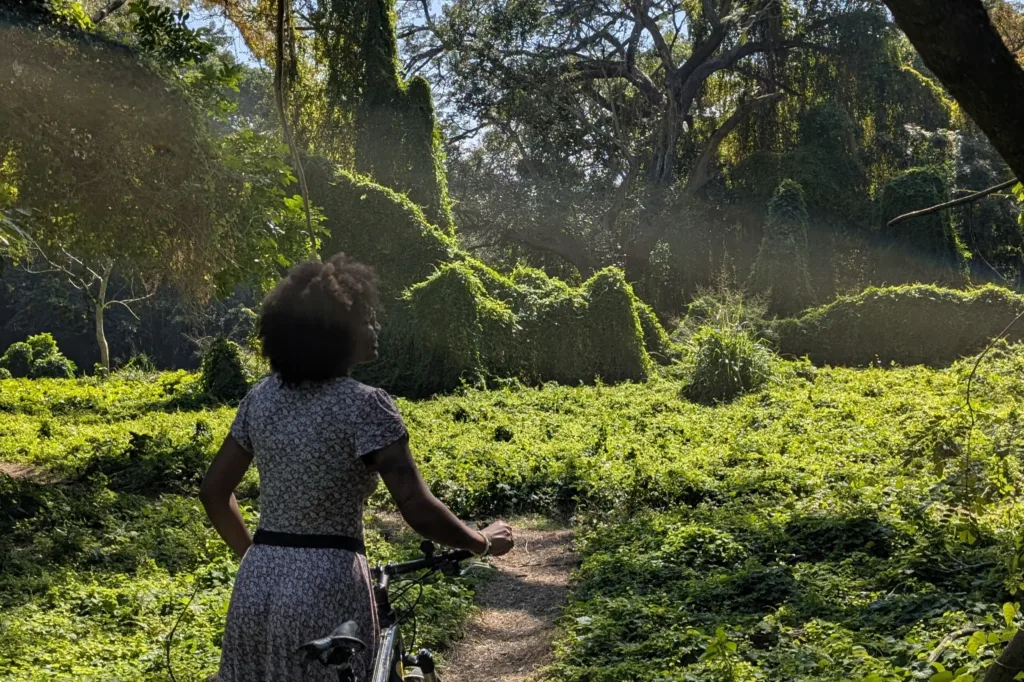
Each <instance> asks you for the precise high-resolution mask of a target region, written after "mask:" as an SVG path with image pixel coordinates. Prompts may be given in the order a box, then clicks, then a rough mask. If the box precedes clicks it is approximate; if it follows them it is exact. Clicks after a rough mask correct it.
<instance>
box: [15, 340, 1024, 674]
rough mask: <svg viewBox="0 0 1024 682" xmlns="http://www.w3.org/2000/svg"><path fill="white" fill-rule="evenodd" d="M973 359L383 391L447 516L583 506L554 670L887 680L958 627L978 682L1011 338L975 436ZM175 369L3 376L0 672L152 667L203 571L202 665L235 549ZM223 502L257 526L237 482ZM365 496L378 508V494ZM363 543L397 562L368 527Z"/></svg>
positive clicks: (187, 659)
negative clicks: (705, 381) (939, 365)
mask: <svg viewBox="0 0 1024 682" xmlns="http://www.w3.org/2000/svg"><path fill="white" fill-rule="evenodd" d="M968 371H969V367H967V366H966V365H964V364H956V365H953V366H952V367H951V368H949V369H945V370H932V369H926V368H921V367H917V368H891V369H880V368H872V369H861V370H857V369H845V368H824V369H816V368H814V367H813V366H811V365H810V364H809V363H805V362H803V363H795V362H777V363H775V367H774V369H773V372H772V374H771V377H770V378H769V380H768V381H767V383H765V384H764V385H763V386H762V387H761V388H759V389H755V390H754V391H753V392H751V393H747V394H745V395H742V396H740V397H738V398H737V399H735V400H733V401H732V402H729V403H727V404H722V405H718V406H703V405H700V404H697V403H693V402H690V401H688V400H687V399H686V398H685V391H684V390H683V389H684V386H685V379H673V378H667V377H660V378H659V377H655V378H654V379H652V380H651V381H649V382H647V383H644V384H631V383H624V384H620V385H617V386H607V385H601V384H598V385H595V386H581V387H564V386H558V385H554V384H547V385H543V386H541V387H537V388H522V387H520V386H519V385H517V384H510V385H509V386H508V387H506V388H503V389H500V390H491V391H477V390H462V391H457V392H456V393H454V394H451V395H448V396H445V397H441V398H436V399H432V400H428V401H418V402H411V401H405V400H399V406H400V407H401V409H402V411H403V413H404V415H405V417H406V421H407V423H408V425H409V429H410V432H411V436H412V446H413V450H414V452H415V454H416V457H417V459H418V461H419V463H420V465H421V468H422V470H423V473H424V476H425V478H426V480H427V482H428V483H429V485H430V486H431V488H432V489H433V490H434V491H435V493H436V494H437V495H438V496H439V497H440V498H441V499H443V500H444V501H445V502H446V503H448V504H449V505H450V506H451V507H452V508H453V510H454V511H455V512H456V513H457V514H459V515H460V516H462V517H464V518H475V519H488V518H493V517H495V516H498V515H503V516H508V515H512V514H518V513H540V514H550V515H556V514H562V513H566V512H568V513H572V514H573V515H575V517H576V519H577V521H578V523H577V539H578V542H579V548H580V552H581V554H580V556H581V561H582V564H581V567H580V569H579V571H578V572H577V576H576V579H575V582H574V586H573V590H572V593H571V600H570V604H569V606H568V612H567V614H566V616H565V618H564V619H563V626H564V635H563V636H562V637H561V639H560V640H559V642H558V645H557V651H556V658H555V662H554V664H553V665H552V667H551V669H550V670H549V673H548V675H549V678H550V679H552V680H555V681H557V682H584V681H586V682H602V681H605V680H607V681H611V680H615V681H616V682H621V681H635V682H649V681H651V680H664V681H673V682H674V681H689V680H700V681H701V682H714V681H717V680H723V681H725V680H732V681H745V680H800V681H803V682H836V681H838V680H856V681H858V682H861V681H865V682H868V681H870V682H881V681H888V680H910V679H929V678H930V677H931V676H932V675H934V674H936V673H937V672H938V671H937V670H936V668H935V667H934V666H929V665H928V664H927V663H926V662H925V661H923V660H922V658H923V657H925V656H927V655H928V654H929V653H931V652H932V651H934V650H935V649H936V647H937V646H938V642H939V641H940V640H941V639H942V638H943V637H944V636H945V635H947V634H948V633H950V632H952V631H954V630H958V629H960V628H963V627H967V626H973V627H977V628H980V629H981V630H982V631H983V632H984V633H985V640H984V642H982V641H980V640H979V639H978V638H977V637H974V638H972V637H969V636H968V637H963V638H960V639H957V640H956V641H954V642H952V643H951V644H950V645H949V646H948V647H947V648H946V649H944V650H942V651H940V652H939V655H938V663H939V664H941V665H942V666H944V668H946V669H949V670H950V671H955V670H957V669H959V668H961V667H966V668H967V670H968V671H969V672H972V673H973V674H975V675H977V670H978V669H980V667H982V666H983V665H984V664H985V663H986V661H988V660H989V659H991V657H992V655H993V653H994V652H995V651H997V650H998V647H999V644H998V643H996V642H995V640H998V639H999V638H1000V636H1002V635H1004V634H1005V630H1006V623H1005V619H1004V615H1003V605H1004V604H1005V603H1007V602H1010V603H1011V604H1012V603H1013V602H1015V601H1016V599H1017V598H1016V597H1015V594H1016V590H1017V588H1018V583H1019V582H1020V570H1019V565H1020V561H1021V556H1020V555H1021V553H1022V552H1024V550H1022V548H1024V534H1022V531H1021V530H1020V529H1021V528H1022V523H1021V522H1022V521H1024V504H1022V503H1021V502H1019V501H1018V500H1020V499H1021V496H1020V488H1021V485H1022V483H1024V470H1022V465H1024V461H1022V458H1021V456H1020V453H1021V452H1024V418H1022V415H1024V410H1022V409H1021V408H1022V407H1024V406H1022V405H1021V402H1022V400H1024V353H1021V352H1019V351H1017V350H1015V349H998V350H997V352H996V353H995V354H994V355H993V356H991V357H990V359H989V360H987V361H986V363H984V364H983V365H982V367H981V370H980V372H979V374H978V376H977V377H976V378H975V380H974V383H973V395H974V400H975V408H976V419H977V426H976V428H975V429H974V431H973V432H972V437H971V440H970V443H971V444H970V449H969V451H968V449H967V447H966V442H967V440H966V436H967V424H968V423H969V415H968V413H967V411H966V410H965V409H964V402H963V400H964V399H963V396H964V388H965V386H964V380H965V376H966V374H967V373H968ZM672 374H673V373H672V372H669V373H668V375H672ZM193 381H194V378H193V377H190V376H189V375H163V376H162V377H160V378H158V379H155V380H154V379H148V380H144V381H135V382H132V381H125V380H117V379H111V380H109V381H108V382H106V383H95V382H90V381H86V380H78V381H29V380H0V402H2V403H3V404H4V405H5V406H6V407H4V408H3V411H2V412H0V460H3V461H8V462H11V461H14V462H19V463H24V464H31V465H36V466H39V467H42V469H43V473H42V474H41V476H42V477H43V478H42V479H41V480H46V481H47V482H46V483H36V482H31V481H24V480H23V481H18V482H13V481H11V480H10V479H8V478H4V477H2V476H0V481H2V482H0V678H4V679H13V680H35V679H40V680H41V679H44V678H45V679H105V680H109V679H154V680H165V679H167V678H166V673H165V671H164V668H163V663H162V662H161V661H162V647H163V642H164V639H163V638H164V637H165V635H166V633H167V631H169V629H170V626H171V625H172V624H173V621H174V619H175V618H176V617H177V615H178V614H179V613H180V611H181V608H182V607H183V606H184V602H185V600H186V599H187V597H188V595H189V594H190V592H191V590H192V588H193V586H194V585H195V584H196V581H199V582H201V583H202V584H203V587H204V589H202V590H201V591H200V593H199V596H198V597H197V599H196V601H195V602H194V603H193V605H192V606H191V607H190V609H189V612H188V614H187V616H186V617H185V618H184V620H183V622H182V625H181V627H180V628H179V632H178V634H177V635H176V638H175V646H174V650H173V653H174V656H175V658H174V660H175V666H176V670H179V667H178V666H180V673H179V675H178V679H198V676H199V675H200V674H201V673H206V672H208V671H210V670H212V669H213V667H214V666H215V663H216V657H217V646H218V644H219V637H220V632H221V628H222V627H223V618H224V613H225V609H226V606H227V598H228V595H229V589H230V588H229V586H230V581H231V577H232V575H233V572H234V570H235V562H234V561H233V560H232V559H231V558H230V557H229V556H228V555H227V551H226V549H225V548H224V546H223V544H222V543H221V542H220V541H219V540H218V539H217V538H216V536H215V535H214V534H213V532H212V531H211V530H210V528H209V526H208V525H207V522H206V521H205V518H204V516H203V514H202V511H201V509H200V507H199V505H198V503H197V502H196V498H195V494H196V485H197V482H198V480H199V477H200V476H201V473H202V471H203V468H204V467H205V465H206V463H207V462H208V461H209V459H210V458H211V457H212V455H213V452H214V450H215V448H216V447H217V444H218V443H219V441H220V439H221V438H222V437H223V436H224V434H225V433H226V430H227V427H228V425H229V423H230V420H231V418H232V416H233V410H232V409H230V408H217V409H207V408H189V409H180V407H181V406H182V405H187V403H186V402H183V401H182V400H181V393H182V392H185V393H188V391H189V388H188V385H189V382H193ZM168 385H170V386H171V388H170V389H168V388H166V386H168ZM47 476H50V477H51V478H46V477H47ZM239 494H240V497H241V499H242V505H243V509H244V510H245V513H246V515H247V516H248V518H249V519H250V521H254V520H255V515H256V514H257V513H258V486H257V481H256V479H255V475H254V474H250V475H249V476H248V477H247V478H246V480H245V481H244V482H243V485H242V486H241V488H240V491H239ZM371 505H372V506H373V507H376V508H384V509H386V508H388V507H389V501H388V500H387V496H386V493H385V491H384V490H383V489H381V490H379V491H378V493H376V495H375V496H374V497H373V498H372V499H371ZM968 510H970V512H971V513H970V514H968ZM371 547H372V552H373V554H374V555H375V556H378V557H383V556H395V555H398V554H400V553H403V552H411V551H414V548H413V546H412V545H411V544H410V543H409V542H406V541H404V540H401V541H399V544H398V545H397V546H391V545H388V544H386V543H384V542H383V539H382V536H380V535H379V532H378V531H372V532H371ZM470 589H471V588H470V587H469V586H465V585H462V584H460V583H444V584H442V585H439V586H438V587H436V588H434V589H433V590H432V591H431V592H429V593H428V594H427V595H426V596H425V597H424V600H423V602H422V603H421V604H422V606H423V607H424V611H423V616H422V617H421V618H420V622H419V624H420V637H421V641H422V642H424V643H430V644H432V645H439V644H444V643H445V642H446V641H448V640H449V639H450V638H451V637H452V636H453V635H454V634H455V633H457V631H458V629H459V624H460V623H461V622H462V619H463V618H464V616H465V614H466V613H467V612H468V609H469V605H470V600H469V594H470V592H469V590H470ZM1007 615H1008V616H1009V618H1010V621H1011V623H1013V624H1016V623H1017V621H1018V619H1019V617H1018V616H1017V614H1016V612H1015V611H1014V610H1013V608H1012V607H1010V609H1009V611H1007ZM990 636H991V638H992V641H991V642H990V639H989V637H990ZM940 679H941V678H940Z"/></svg>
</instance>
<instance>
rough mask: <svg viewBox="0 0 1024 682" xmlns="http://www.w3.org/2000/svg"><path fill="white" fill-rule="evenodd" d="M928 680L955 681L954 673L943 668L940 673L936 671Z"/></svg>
mask: <svg viewBox="0 0 1024 682" xmlns="http://www.w3.org/2000/svg"><path fill="white" fill-rule="evenodd" d="M928 682H953V673H951V672H949V671H948V670H943V671H942V672H940V673H935V674H934V675H932V676H931V677H929V678H928Z"/></svg>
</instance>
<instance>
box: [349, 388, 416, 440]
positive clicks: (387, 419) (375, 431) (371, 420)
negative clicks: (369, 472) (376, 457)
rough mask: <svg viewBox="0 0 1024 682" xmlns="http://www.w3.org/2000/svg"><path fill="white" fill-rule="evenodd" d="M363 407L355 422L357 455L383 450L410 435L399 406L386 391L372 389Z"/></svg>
mask: <svg viewBox="0 0 1024 682" xmlns="http://www.w3.org/2000/svg"><path fill="white" fill-rule="evenodd" d="M361 408H362V409H361V410H360V411H359V418H358V421H357V423H356V424H355V447H356V456H357V457H363V456H365V455H369V454H371V453H374V452H377V451H378V450H382V449H384V448H386V447H387V446H389V445H391V444H392V443H395V442H397V441H399V440H401V439H403V438H405V437H406V435H408V431H406V428H405V422H404V421H402V415H401V413H400V412H399V411H398V406H397V405H395V401H393V400H392V399H391V396H389V395H388V394H387V392H386V391H382V390H381V389H379V388H375V389H373V390H372V391H370V392H369V393H368V394H367V395H366V399H365V401H364V402H363V404H362V405H361Z"/></svg>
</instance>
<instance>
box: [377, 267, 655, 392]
mask: <svg viewBox="0 0 1024 682" xmlns="http://www.w3.org/2000/svg"><path fill="white" fill-rule="evenodd" d="M538 272H539V271H537V272H533V273H531V274H530V276H529V277H526V276H525V275H524V274H523V273H522V272H520V273H519V276H518V277H519V281H523V282H529V281H531V280H532V281H533V283H534V285H535V286H533V287H529V288H528V287H526V286H519V285H517V284H516V282H515V281H514V280H512V279H511V278H508V277H505V276H503V275H501V274H499V273H497V272H495V271H493V270H491V269H490V268H488V267H486V266H485V265H483V264H481V263H479V262H476V261H473V260H472V259H468V258H465V259H463V260H461V261H458V262H455V263H449V264H446V265H443V266H441V267H440V268H439V269H438V270H437V272H436V273H435V274H434V275H432V276H431V277H430V278H428V279H427V280H425V281H424V282H421V283H419V284H416V285H414V286H412V287H410V288H409V290H408V291H407V292H406V294H405V295H404V296H403V297H402V299H400V300H399V301H398V302H397V303H396V305H394V306H393V307H392V313H391V314H389V316H388V319H387V322H386V323H385V324H384V329H383V331H382V334H381V346H380V349H381V359H380V361H379V362H378V363H376V364H375V365H371V366H368V367H366V368H363V369H361V370H360V372H359V376H360V378H362V379H364V380H366V381H369V382H371V383H377V384H379V385H382V386H386V387H387V388H388V389H389V390H392V391H394V392H395V393H398V394H401V395H407V396H425V395H432V394H434V393H438V392H442V391H447V390H450V389H452V388H455V387H457V386H458V385H459V384H460V383H462V382H463V381H476V380H479V379H484V380H488V379H494V378H503V379H519V380H522V381H525V382H529V383H538V382H544V381H555V382H559V383H566V384H579V383H581V382H582V383H590V382H593V381H594V380H595V379H598V378H600V379H602V380H604V381H608V382H617V381H627V380H633V381H640V380H643V379H646V378H647V377H648V376H649V375H650V372H651V371H652V368H653V363H652V360H651V356H650V355H649V353H648V352H647V350H646V348H645V338H644V326H643V324H642V322H641V319H640V316H639V313H638V311H639V310H642V309H643V308H642V306H643V304H642V303H641V302H640V301H639V300H638V299H637V298H636V296H634V295H633V292H632V289H631V288H630V287H629V284H628V283H626V281H625V278H624V276H623V274H622V272H621V271H619V270H615V269H609V270H606V271H604V272H601V273H598V275H595V277H594V278H592V279H591V280H589V281H588V282H586V283H585V284H584V286H583V287H580V288H576V289H574V288H571V287H568V286H566V285H565V284H564V283H562V282H558V281H557V280H550V281H546V279H547V278H546V276H545V275H543V273H539V274H538ZM652 317H653V313H652ZM651 324H652V325H653V324H657V320H656V318H655V319H653V321H652V322H651ZM658 328H660V325H659V327H658ZM662 333H664V330H662ZM651 334H652V335H656V334H657V332H656V330H654V329H652V330H651Z"/></svg>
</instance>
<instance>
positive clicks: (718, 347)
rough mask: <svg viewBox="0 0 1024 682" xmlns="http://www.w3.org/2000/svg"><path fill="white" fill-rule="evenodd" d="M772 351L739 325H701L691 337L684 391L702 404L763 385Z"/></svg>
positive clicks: (766, 380)
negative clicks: (731, 326) (737, 327)
mask: <svg viewBox="0 0 1024 682" xmlns="http://www.w3.org/2000/svg"><path fill="white" fill-rule="evenodd" d="M771 376H772V353H771V351H770V350H768V349H767V348H765V346H764V345H763V344H761V343H760V342H759V341H757V340H755V339H754V338H753V337H751V335H750V334H749V333H747V332H746V331H744V330H742V329H736V328H729V327H719V328H716V327H710V326H709V327H703V328H701V329H700V330H698V331H697V333H696V334H694V336H693V338H692V339H691V341H690V358H689V360H688V362H687V365H686V378H687V381H686V384H685V386H684V387H683V395H684V396H685V397H686V398H687V399H688V400H691V401H693V402H696V403H701V404H702V405H714V404H717V403H726V402H729V401H731V400H733V399H735V398H737V397H739V396H741V395H743V394H744V393H750V392H751V391H756V390H757V389H759V388H761V387H762V386H764V384H765V383H767V382H768V380H769V379H770V378H771Z"/></svg>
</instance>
